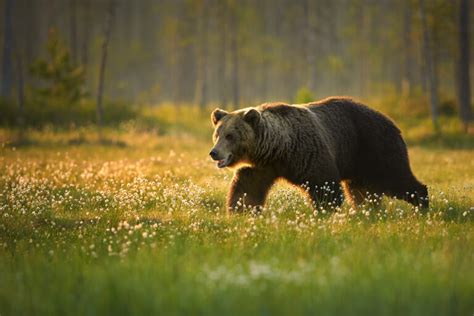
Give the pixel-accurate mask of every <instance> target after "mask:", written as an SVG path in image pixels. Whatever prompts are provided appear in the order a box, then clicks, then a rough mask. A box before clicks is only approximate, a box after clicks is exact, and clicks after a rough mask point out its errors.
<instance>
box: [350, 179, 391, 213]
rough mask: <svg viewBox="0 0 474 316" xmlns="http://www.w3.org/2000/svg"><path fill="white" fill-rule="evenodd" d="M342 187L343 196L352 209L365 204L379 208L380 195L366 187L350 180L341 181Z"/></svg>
mask: <svg viewBox="0 0 474 316" xmlns="http://www.w3.org/2000/svg"><path fill="white" fill-rule="evenodd" d="M342 187H343V188H344V195H345V196H346V198H347V200H348V201H349V203H350V204H351V206H352V207H353V208H357V207H358V206H360V205H362V204H367V203H369V204H370V205H373V206H375V207H378V206H380V203H381V200H382V193H380V192H376V191H374V190H371V189H368V188H367V187H366V186H362V185H360V184H358V183H357V182H356V181H351V180H345V181H343V182H342Z"/></svg>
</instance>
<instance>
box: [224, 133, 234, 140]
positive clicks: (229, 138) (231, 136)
mask: <svg viewBox="0 0 474 316" xmlns="http://www.w3.org/2000/svg"><path fill="white" fill-rule="evenodd" d="M225 139H226V140H229V141H231V140H233V139H234V136H233V135H232V134H227V135H225Z"/></svg>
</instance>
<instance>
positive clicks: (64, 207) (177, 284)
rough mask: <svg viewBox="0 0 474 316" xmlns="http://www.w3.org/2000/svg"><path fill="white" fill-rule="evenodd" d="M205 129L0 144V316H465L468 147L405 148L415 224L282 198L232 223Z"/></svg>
mask: <svg viewBox="0 0 474 316" xmlns="http://www.w3.org/2000/svg"><path fill="white" fill-rule="evenodd" d="M168 110H169V109H168ZM168 110H167V111H168ZM169 111H171V110H169ZM180 111H181V110H180ZM181 114H182V115H184V117H185V118H184V121H189V120H190V117H192V116H194V115H197V114H195V113H186V112H185V111H183V112H182V113H181ZM202 116H203V117H204V116H205V115H204V114H202ZM163 119H165V117H164V118H163ZM176 120H178V119H177V118H176ZM202 120H204V118H202ZM206 120H207V118H206ZM199 122H200V123H199V124H198V123H196V124H195V127H192V128H190V129H188V130H186V129H182V130H174V131H173V130H169V129H168V132H166V131H165V130H162V131H161V132H160V131H156V130H150V129H139V128H137V126H136V125H133V124H136V123H133V124H131V125H128V126H125V127H122V129H119V130H107V131H106V132H105V134H106V137H108V138H109V139H113V140H115V142H111V143H109V144H106V145H104V144H101V143H99V142H97V141H96V140H97V139H96V138H95V137H96V134H95V133H94V131H93V129H87V128H86V129H84V130H82V131H80V134H81V135H79V136H78V133H79V132H77V131H75V132H67V131H64V132H57V131H54V130H50V131H43V132H37V131H30V133H29V135H28V137H29V139H30V140H31V142H30V143H29V144H23V145H21V144H19V145H15V144H14V143H12V142H9V141H8V139H9V136H8V135H11V133H12V131H7V130H3V131H2V132H1V135H2V139H4V144H3V146H2V148H1V149H0V150H1V151H0V216H1V218H0V271H1V273H0V314H2V315H10V314H11V315H21V314H24V315H31V314H80V315H83V314H104V313H106V314H112V313H113V314H131V313H140V314H158V313H161V314H219V315H221V314H229V313H231V314H243V313H246V314H248V313H251V314H406V313H408V314H430V315H431V314H466V315H469V314H472V312H473V311H474V301H473V300H472V298H473V297H474V270H473V269H472V267H473V266H474V246H473V245H474V231H473V221H474V152H473V150H472V147H469V146H467V147H466V146H465V147H459V146H458V147H456V146H453V147H452V148H457V149H446V148H443V147H442V146H440V145H439V144H437V143H430V144H425V143H423V142H417V138H416V137H415V136H413V138H410V137H412V136H410V134H409V133H408V134H409V142H411V144H412V146H411V147H410V148H409V151H410V159H411V163H412V166H413V169H414V172H415V174H416V175H417V176H418V177H419V178H420V180H421V181H422V182H424V183H427V184H428V186H429V190H430V197H431V204H430V210H429V212H428V213H427V214H424V215H423V214H421V213H420V212H419V211H417V210H416V209H414V208H412V207H411V206H410V205H408V204H406V203H404V202H400V201H396V200H392V199H387V198H383V199H382V202H381V204H371V203H367V204H366V205H364V206H363V207H361V208H359V209H357V210H354V209H351V208H350V206H349V205H347V203H345V204H344V205H343V206H342V208H340V209H339V210H338V211H337V212H329V211H321V210H320V211H317V212H315V211H314V210H313V209H312V207H311V206H310V204H309V202H308V200H307V199H306V198H305V197H304V196H303V195H302V194H301V191H300V190H298V189H296V188H293V187H290V186H288V185H287V184H285V183H278V185H277V186H276V187H275V188H273V189H272V191H271V194H270V198H269V200H268V203H267V207H266V208H265V209H264V210H263V212H262V213H260V214H250V213H247V214H241V215H232V216H229V215H228V214H227V213H226V212H225V210H224V203H225V194H226V192H227V188H228V185H229V182H230V179H231V176H232V174H231V173H230V172H229V171H226V170H219V169H217V168H216V167H215V166H214V164H213V163H212V162H211V161H210V159H208V157H207V156H208V151H209V148H210V145H211V144H210V139H208V138H205V137H204V134H205V133H207V132H208V131H209V130H210V129H209V128H208V127H207V121H206V122H204V121H199ZM182 124H183V125H186V123H182ZM198 128H202V131H201V132H200V133H202V134H199V133H198V134H197V135H198V136H191V135H194V134H193V133H194V132H193V129H198ZM421 134H423V133H420V135H421ZM78 137H80V138H81V139H82V141H81V142H76V143H75V142H70V140H71V139H77V138H78ZM417 137H418V136H417ZM443 141H448V142H449V140H443ZM463 144H465V141H464V143H463Z"/></svg>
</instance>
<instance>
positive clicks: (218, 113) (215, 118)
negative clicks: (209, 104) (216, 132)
mask: <svg viewBox="0 0 474 316" xmlns="http://www.w3.org/2000/svg"><path fill="white" fill-rule="evenodd" d="M227 114H229V112H226V111H224V110H221V109H215V110H214V111H212V113H211V121H212V124H213V125H216V124H217V122H219V121H220V120H221V119H222V118H223V117H224V116H226V115H227Z"/></svg>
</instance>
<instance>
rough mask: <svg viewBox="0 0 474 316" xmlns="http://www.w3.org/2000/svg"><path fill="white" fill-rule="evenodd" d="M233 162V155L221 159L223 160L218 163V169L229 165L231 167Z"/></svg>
mask: <svg viewBox="0 0 474 316" xmlns="http://www.w3.org/2000/svg"><path fill="white" fill-rule="evenodd" d="M231 162H232V154H230V155H229V156H227V158H224V159H221V160H219V161H217V167H218V168H225V167H227V166H228V165H230V163H231Z"/></svg>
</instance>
